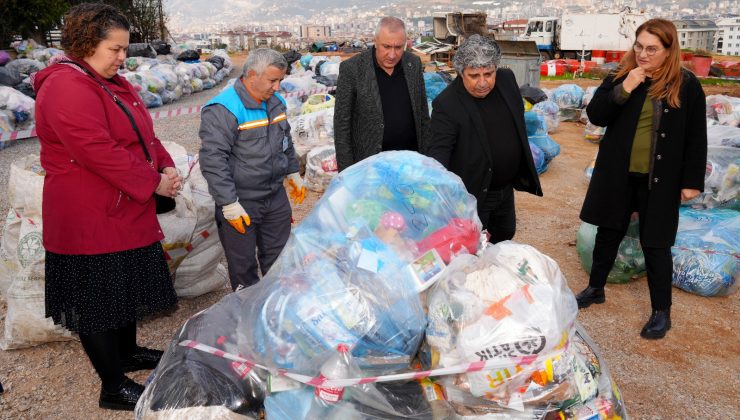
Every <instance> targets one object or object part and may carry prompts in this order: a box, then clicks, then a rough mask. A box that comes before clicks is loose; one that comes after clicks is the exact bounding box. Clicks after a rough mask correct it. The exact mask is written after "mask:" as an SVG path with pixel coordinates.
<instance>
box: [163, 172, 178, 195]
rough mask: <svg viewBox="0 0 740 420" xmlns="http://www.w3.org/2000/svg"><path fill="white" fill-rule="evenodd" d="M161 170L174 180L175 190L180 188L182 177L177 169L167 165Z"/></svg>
mask: <svg viewBox="0 0 740 420" xmlns="http://www.w3.org/2000/svg"><path fill="white" fill-rule="evenodd" d="M162 172H163V173H164V174H165V175H167V176H168V177H169V178H170V179H172V180H174V181H175V184H174V188H175V190H176V191H180V190H182V177H181V176H180V173H179V172H178V171H177V169H175V168H173V167H171V166H169V167H166V168H164V169H162ZM175 195H177V193H175Z"/></svg>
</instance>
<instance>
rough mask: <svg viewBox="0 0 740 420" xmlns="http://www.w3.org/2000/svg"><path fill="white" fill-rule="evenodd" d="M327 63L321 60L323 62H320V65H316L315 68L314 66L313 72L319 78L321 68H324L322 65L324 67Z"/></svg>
mask: <svg viewBox="0 0 740 420" xmlns="http://www.w3.org/2000/svg"><path fill="white" fill-rule="evenodd" d="M326 61H327V60H321V61H319V62H318V63H316V65H315V66H313V72H314V73H315V74H316V75H317V76H321V66H322V65H324V63H326Z"/></svg>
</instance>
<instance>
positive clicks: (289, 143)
mask: <svg viewBox="0 0 740 420" xmlns="http://www.w3.org/2000/svg"><path fill="white" fill-rule="evenodd" d="M287 68H288V63H287V62H286V61H285V58H284V57H283V56H282V55H281V54H280V53H278V52H276V51H274V50H271V49H268V48H260V49H257V50H255V51H253V52H251V53H250V54H249V57H247V61H246V63H245V64H244V70H243V74H242V76H241V77H240V78H239V79H238V80H236V82H235V83H234V85H233V86H230V87H228V88H227V89H225V90H224V91H223V92H221V93H220V94H218V95H217V96H216V97H214V98H213V99H212V100H211V101H210V102H208V103H207V104H206V105H205V106H204V107H203V111H202V112H201V124H200V132H199V135H200V138H201V140H202V144H201V149H200V166H201V170H202V172H203V176H204V177H205V179H206V181H207V182H208V190H209V192H210V193H211V195H212V196H213V199H214V201H215V202H216V214H215V217H216V225H217V226H218V235H219V238H220V239H221V244H222V245H223V248H224V252H225V254H226V261H227V262H228V264H229V278H230V280H231V288H232V289H233V290H234V291H237V290H239V289H242V288H244V287H249V286H251V285H253V284H255V283H257V282H258V281H259V276H258V274H257V263H258V261H259V267H260V270H261V271H262V275H264V274H266V273H267V271H268V270H269V269H270V267H271V266H272V264H273V263H274V262H275V259H277V257H278V255H279V254H280V251H282V249H283V247H284V246H285V243H286V242H287V241H288V237H289V236H290V224H291V215H292V209H291V206H290V203H289V201H288V194H289V195H290V198H291V199H292V201H293V203H294V204H300V203H301V202H303V199H304V198H305V195H306V188H305V187H304V186H303V180H302V179H301V177H300V175H299V174H298V169H299V167H298V159H297V158H296V154H295V150H294V149H293V140H292V139H291V136H290V125H289V124H288V120H287V116H286V114H285V111H286V104H285V99H283V98H282V97H281V96H280V94H278V93H277V91H278V90H279V89H280V82H281V81H282V80H283V78H284V77H285V73H286V71H287ZM286 176H287V178H288V186H289V190H290V191H289V193H288V192H286V190H285V188H284V187H283V181H284V180H285V178H286Z"/></svg>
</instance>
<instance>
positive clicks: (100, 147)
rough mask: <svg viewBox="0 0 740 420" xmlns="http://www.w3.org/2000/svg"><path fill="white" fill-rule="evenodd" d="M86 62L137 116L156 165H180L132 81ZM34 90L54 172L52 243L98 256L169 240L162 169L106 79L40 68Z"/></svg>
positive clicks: (50, 182)
mask: <svg viewBox="0 0 740 420" xmlns="http://www.w3.org/2000/svg"><path fill="white" fill-rule="evenodd" d="M78 62H79V63H80V64H81V65H84V66H85V67H87V68H88V69H89V70H91V71H92V72H93V74H95V75H96V77H98V78H99V79H100V80H102V81H103V83H105V85H106V86H107V87H108V88H109V89H110V90H111V91H112V92H113V93H114V94H115V95H116V96H118V97H119V98H120V99H121V101H122V102H123V103H124V105H126V107H127V108H128V109H129V110H130V112H131V113H132V114H133V116H134V119H135V121H136V125H137V126H138V127H139V131H140V132H141V135H142V136H143V137H144V141H145V143H146V145H147V147H148V150H149V154H150V155H151V156H152V160H153V161H154V162H153V164H154V167H155V168H158V169H160V170H161V169H162V168H165V167H169V166H172V167H174V163H173V162H172V158H171V157H170V156H169V154H168V153H167V151H166V150H165V149H164V147H163V146H162V144H161V143H160V142H159V140H158V139H157V137H156V136H155V134H154V125H153V124H152V119H151V117H150V116H149V112H148V111H147V110H146V107H145V106H144V104H143V103H141V99H140V98H139V95H138V94H137V93H136V91H134V89H133V87H132V86H131V85H130V84H129V83H128V81H126V79H125V78H123V77H121V76H118V75H116V76H115V77H113V78H112V79H110V80H105V79H103V78H102V77H100V76H99V75H97V73H95V71H94V70H93V69H92V68H91V67H89V66H88V65H87V64H86V63H84V62H82V60H78ZM34 89H35V90H36V93H37V96H36V131H37V133H38V136H39V140H40V142H41V165H42V166H43V167H44V169H45V170H46V178H45V179H44V194H43V223H44V228H43V232H44V247H45V248H46V249H47V250H49V251H51V252H55V253H59V254H85V255H91V254H104V253H111V252H117V251H123V250H128V249H134V248H139V247H142V246H146V245H149V244H152V243H154V242H156V241H159V240H162V239H163V238H164V235H163V234H162V229H161V228H160V226H159V222H158V220H157V215H156V211H155V204H154V191H155V190H156V188H157V185H158V184H159V179H160V175H159V174H158V172H157V170H155V169H154V168H152V167H151V166H150V165H149V163H148V162H147V161H146V158H145V157H144V152H143V150H142V149H141V144H140V143H139V140H138V138H137V136H136V133H135V132H134V130H133V128H132V127H131V123H130V122H129V120H128V118H127V117H126V114H124V112H123V111H122V110H121V109H120V108H119V107H118V105H116V104H115V102H113V100H112V99H111V97H110V96H109V95H108V94H107V93H106V92H105V91H104V90H103V89H102V88H101V87H100V84H99V83H98V82H96V81H95V80H93V79H92V78H91V77H90V76H88V75H87V74H85V73H83V72H82V71H81V70H80V69H78V68H76V67H74V66H71V65H69V64H54V65H51V66H49V67H47V68H46V69H44V70H42V71H40V72H38V73H37V74H36V78H35V80H34Z"/></svg>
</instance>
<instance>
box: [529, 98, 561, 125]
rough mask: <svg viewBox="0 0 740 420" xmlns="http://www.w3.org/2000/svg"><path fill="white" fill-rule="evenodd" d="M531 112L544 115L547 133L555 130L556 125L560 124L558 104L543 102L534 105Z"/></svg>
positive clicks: (549, 101)
mask: <svg viewBox="0 0 740 420" xmlns="http://www.w3.org/2000/svg"><path fill="white" fill-rule="evenodd" d="M532 111H534V112H536V113H538V114H542V115H544V117H545V122H546V123H547V132H548V133H553V132H555V130H557V128H558V124H560V117H559V114H560V107H559V106H558V104H556V103H555V102H553V101H551V100H545V101H542V102H538V103H536V104H534V106H532Z"/></svg>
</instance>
